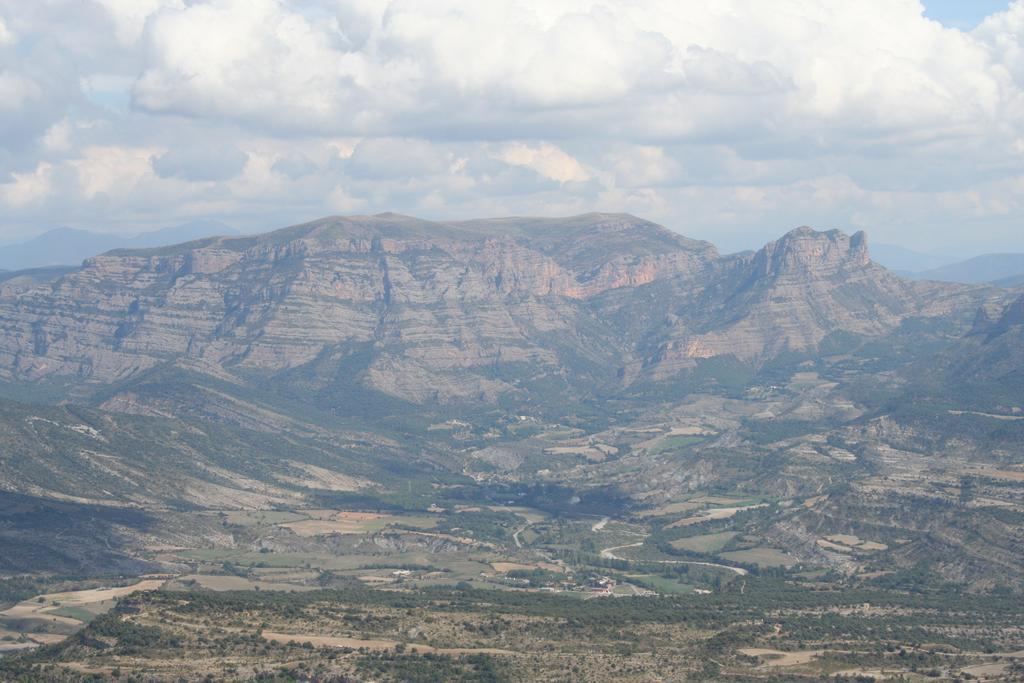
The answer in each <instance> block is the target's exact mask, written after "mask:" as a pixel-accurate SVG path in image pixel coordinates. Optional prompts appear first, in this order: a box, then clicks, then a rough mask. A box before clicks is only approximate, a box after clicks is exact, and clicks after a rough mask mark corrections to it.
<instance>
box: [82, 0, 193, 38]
mask: <svg viewBox="0 0 1024 683" xmlns="http://www.w3.org/2000/svg"><path fill="white" fill-rule="evenodd" d="M96 1H97V2H99V4H101V5H102V6H103V8H104V9H105V10H107V12H108V13H109V14H110V18H111V19H112V20H113V22H114V26H115V28H116V33H117V39H118V40H119V41H121V43H123V44H125V45H131V44H132V43H134V42H135V41H137V40H138V39H139V36H140V35H141V34H142V29H143V27H144V26H145V25H146V20H147V19H148V18H149V17H150V16H151V15H152V14H154V13H155V12H157V11H159V10H161V9H163V8H174V9H181V8H182V7H184V6H185V3H184V0H96Z"/></svg>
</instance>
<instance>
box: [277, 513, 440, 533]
mask: <svg viewBox="0 0 1024 683" xmlns="http://www.w3.org/2000/svg"><path fill="white" fill-rule="evenodd" d="M308 512H309V514H310V515H311V516H314V517H315V518H314V519H304V520H301V521H298V522H285V523H283V524H279V525H278V526H280V527H284V528H285V529H291V530H292V531H294V532H295V533H296V534H298V535H299V536H302V537H304V538H308V537H310V536H326V535H329V534H365V533H369V532H373V531H380V530H381V529H384V528H386V527H387V526H388V525H390V524H408V525H409V526H416V527H420V528H422V529H429V528H430V527H432V526H434V525H435V524H436V523H437V521H436V520H434V519H431V518H429V517H403V516H397V515H386V514H380V513H376V512H339V511H337V510H320V511H315V510H310V511H308ZM318 512H319V513H321V514H319V515H317V514H316V513H318Z"/></svg>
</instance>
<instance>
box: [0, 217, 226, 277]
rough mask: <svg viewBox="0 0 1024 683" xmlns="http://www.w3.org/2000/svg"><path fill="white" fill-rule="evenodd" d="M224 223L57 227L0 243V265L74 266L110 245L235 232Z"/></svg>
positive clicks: (152, 244) (141, 244) (124, 246)
mask: <svg viewBox="0 0 1024 683" xmlns="http://www.w3.org/2000/svg"><path fill="white" fill-rule="evenodd" d="M237 234H238V231H237V230H235V229H234V228H231V227H229V226H227V225H225V224H224V223H220V222H218V221H212V220H199V221H192V222H189V223H184V224H182V225H177V226H174V227H170V228H163V229H161V230H154V231H152V232H145V233H142V234H140V235H135V236H134V237H129V236H125V235H108V234H104V233H97V232H90V231H88V230H76V229H74V228H57V229H55V230H50V231H49V232H45V233H43V234H42V235H39V236H38V237H35V238H33V239H31V240H29V241H27V242H22V243H20V244H12V245H9V246H5V247H0V269H3V270H24V269H26V268H44V267H50V266H77V265H79V264H80V263H81V262H82V261H83V260H85V259H87V258H89V257H90V256H96V255H97V254H102V253H104V252H106V251H110V250H112V249H146V248H150V247H162V246H166V245H168V244H178V243H180V242H190V241H192V240H197V239H202V238H203V237H211V236H213V235H237Z"/></svg>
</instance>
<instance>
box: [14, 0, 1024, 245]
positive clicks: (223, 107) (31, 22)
mask: <svg viewBox="0 0 1024 683" xmlns="http://www.w3.org/2000/svg"><path fill="white" fill-rule="evenodd" d="M927 5H928V6H927V8H926V7H925V6H924V5H923V4H922V3H921V2H919V0H858V1H857V2H850V1H849V0H773V1H772V2H763V0H718V1H717V2H714V3H705V2H700V3H698V2H692V1H691V2H680V1H679V0H629V1H626V0H614V1H613V0H488V2H479V1H478V0H431V2H429V3H424V2H417V1H416V0H304V1H301V2H300V1H289V0H34V1H33V2H24V0H0V243H4V242H13V241H17V240H21V239H25V238H27V237H30V236H32V235H35V234H38V233H40V232H42V231H45V230H48V229H51V228H54V227H58V226H70V227H77V228H86V229H92V230H97V231H102V232H124V233H136V232H140V231H144V230H149V229H156V228H160V227H165V226H169V225H175V224H179V223H184V222H187V221H190V220H194V219H199V218H209V219H217V220H221V221H224V222H225V223H228V224H229V225H231V226H233V227H236V228H238V229H241V230H245V231H256V230H266V229H272V228H275V227H281V226H285V225H290V224H295V223H299V222H302V221H306V220H310V219H313V218H317V217H321V216H325V215H331V214H363V213H378V212H383V211H397V212H402V213H407V214H412V215H416V216H420V217H423V218H430V219H459V218H470V217H490V216H506V215H545V216H559V215H571V214H576V213H584V212H589V211H609V212H629V213H633V214H637V215H639V216H642V217H644V218H648V219H651V220H654V221H657V222H659V223H662V224H663V225H666V226H668V227H669V228H671V229H673V230H676V231H678V232H681V233H683V234H685V235H688V236H691V237H696V238H701V239H708V240H710V241H712V242H714V243H716V244H717V245H718V246H719V247H720V248H721V249H722V250H723V251H735V250H739V249H746V248H754V247H757V246H759V245H761V244H763V243H764V242H766V241H768V240H770V239H774V238H775V237H777V236H778V235H780V234H782V233H783V232H785V231H787V230H789V229H791V228H793V227H796V226H799V225H811V226H813V227H816V228H820V229H831V228H840V229H843V230H847V231H855V230H866V231H867V232H868V234H869V236H870V237H871V239H872V240H873V241H875V242H881V243H888V244H896V245H902V246H904V247H908V248H912V249H917V250H920V251H944V252H946V253H958V254H963V255H965V256H969V255H972V254H976V253H982V252H987V251H1010V250H1014V251H1024V221H1022V218H1024V0H1015V2H1012V3H1010V2H987V1H984V0H962V1H960V2H954V1H951V0H946V1H940V0H930V1H928V2H927Z"/></svg>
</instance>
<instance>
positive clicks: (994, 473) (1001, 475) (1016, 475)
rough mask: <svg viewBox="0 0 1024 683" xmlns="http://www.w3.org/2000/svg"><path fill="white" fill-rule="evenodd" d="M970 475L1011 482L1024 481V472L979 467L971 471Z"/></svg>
mask: <svg viewBox="0 0 1024 683" xmlns="http://www.w3.org/2000/svg"><path fill="white" fill-rule="evenodd" d="M969 472H970V474H973V475H976V476H980V477H991V478H992V479H1007V480H1009V481H1024V472H1018V471H1016V470H990V469H986V468H982V467H979V468H977V469H972V470H969Z"/></svg>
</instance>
